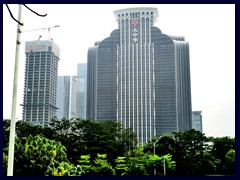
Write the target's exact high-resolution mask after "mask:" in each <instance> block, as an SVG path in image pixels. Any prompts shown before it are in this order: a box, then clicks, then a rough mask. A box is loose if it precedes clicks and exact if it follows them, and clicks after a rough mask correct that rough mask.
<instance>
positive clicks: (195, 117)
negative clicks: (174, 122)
mask: <svg viewBox="0 0 240 180" xmlns="http://www.w3.org/2000/svg"><path fill="white" fill-rule="evenodd" d="M192 128H193V129H195V130H197V131H200V132H203V129H202V111H193V112H192Z"/></svg>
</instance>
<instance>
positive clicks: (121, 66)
mask: <svg viewBox="0 0 240 180" xmlns="http://www.w3.org/2000/svg"><path fill="white" fill-rule="evenodd" d="M122 31H123V30H122V19H120V34H121V35H120V74H121V81H120V89H121V90H120V91H121V93H120V101H121V103H120V116H121V118H120V121H121V124H123V119H122V114H123V112H122V109H123V104H122V101H123V99H122V89H123V88H122V87H123V82H122V68H123V65H122V45H123V43H122Z"/></svg>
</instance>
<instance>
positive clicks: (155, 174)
mask: <svg viewBox="0 0 240 180" xmlns="http://www.w3.org/2000/svg"><path fill="white" fill-rule="evenodd" d="M155 144H156V142H154V143H153V154H154V155H155ZM156 174H157V172H156V166H155V165H154V176H156Z"/></svg>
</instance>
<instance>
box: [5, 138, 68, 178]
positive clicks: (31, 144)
mask: <svg viewBox="0 0 240 180" xmlns="http://www.w3.org/2000/svg"><path fill="white" fill-rule="evenodd" d="M4 153H5V154H7V153H8V148H5V149H4ZM63 161H66V162H67V161H68V160H67V155H66V148H65V147H64V146H63V145H62V144H61V143H60V142H57V141H54V140H49V139H47V138H44V137H41V136H39V135H37V136H34V137H33V136H31V135H29V136H28V137H23V138H16V140H15V157H14V175H17V176H23V175H24V176H30V175H34V176H38V175H39V176H43V175H47V174H46V172H47V169H48V166H49V165H50V164H51V163H54V164H55V166H56V167H58V166H59V164H60V163H61V162H63Z"/></svg>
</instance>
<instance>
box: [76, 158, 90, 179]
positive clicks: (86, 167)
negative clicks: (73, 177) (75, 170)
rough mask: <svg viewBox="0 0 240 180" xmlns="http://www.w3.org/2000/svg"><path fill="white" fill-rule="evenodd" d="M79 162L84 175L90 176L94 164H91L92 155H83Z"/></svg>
mask: <svg viewBox="0 0 240 180" xmlns="http://www.w3.org/2000/svg"><path fill="white" fill-rule="evenodd" d="M78 162H79V165H80V166H81V168H82V175H85V176H86V175H89V173H90V170H91V166H92V164H91V163H90V155H89V154H88V155H81V156H80V160H78Z"/></svg>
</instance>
